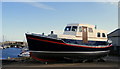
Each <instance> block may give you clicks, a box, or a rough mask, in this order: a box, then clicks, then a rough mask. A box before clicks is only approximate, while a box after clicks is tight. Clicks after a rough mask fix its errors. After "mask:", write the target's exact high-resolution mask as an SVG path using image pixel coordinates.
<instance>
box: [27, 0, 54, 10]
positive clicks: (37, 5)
mask: <svg viewBox="0 0 120 69" xmlns="http://www.w3.org/2000/svg"><path fill="white" fill-rule="evenodd" d="M26 3H27V4H30V5H31V6H34V7H37V8H41V9H46V10H55V9H54V8H52V7H50V6H48V5H45V4H42V3H39V2H26Z"/></svg>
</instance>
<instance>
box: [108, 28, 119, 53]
mask: <svg viewBox="0 0 120 69" xmlns="http://www.w3.org/2000/svg"><path fill="white" fill-rule="evenodd" d="M108 39H110V40H112V44H113V47H112V48H111V52H112V54H117V55H120V28H118V29H116V30H114V31H113V32H111V33H109V34H108Z"/></svg>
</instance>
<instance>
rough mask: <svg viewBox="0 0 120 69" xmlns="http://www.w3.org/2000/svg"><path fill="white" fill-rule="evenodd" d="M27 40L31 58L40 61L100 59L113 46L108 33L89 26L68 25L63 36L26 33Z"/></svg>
mask: <svg viewBox="0 0 120 69" xmlns="http://www.w3.org/2000/svg"><path fill="white" fill-rule="evenodd" d="M26 38H27V42H28V47H29V50H30V56H31V57H32V58H34V59H36V60H39V61H56V60H65V59H67V60H75V59H76V60H86V59H87V60H94V59H100V58H103V57H105V56H107V55H108V53H109V52H110V50H109V48H110V47H111V46H112V44H111V43H108V39H107V31H105V30H98V29H97V27H96V26H95V25H89V24H67V26H66V27H65V29H64V32H63V34H62V35H57V34H54V33H53V31H51V34H49V35H44V34H35V33H26ZM109 42H110V41H109Z"/></svg>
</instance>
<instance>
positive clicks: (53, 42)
mask: <svg viewBox="0 0 120 69" xmlns="http://www.w3.org/2000/svg"><path fill="white" fill-rule="evenodd" d="M27 38H28V39H32V40H38V41H43V42H49V43H55V44H56V43H57V44H60V45H66V46H76V47H84V48H107V47H111V46H112V45H108V46H105V47H98V46H96V47H90V46H80V45H71V44H66V43H61V42H55V41H49V40H43V39H38V38H32V37H27Z"/></svg>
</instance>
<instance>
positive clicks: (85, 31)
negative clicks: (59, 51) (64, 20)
mask: <svg viewBox="0 0 120 69" xmlns="http://www.w3.org/2000/svg"><path fill="white" fill-rule="evenodd" d="M59 37H60V38H63V39H75V40H83V42H84V43H87V42H88V41H89V40H91V41H107V31H105V30H97V28H96V26H95V25H89V24H68V25H67V26H66V27H65V29H64V33H63V35H61V36H59Z"/></svg>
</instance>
